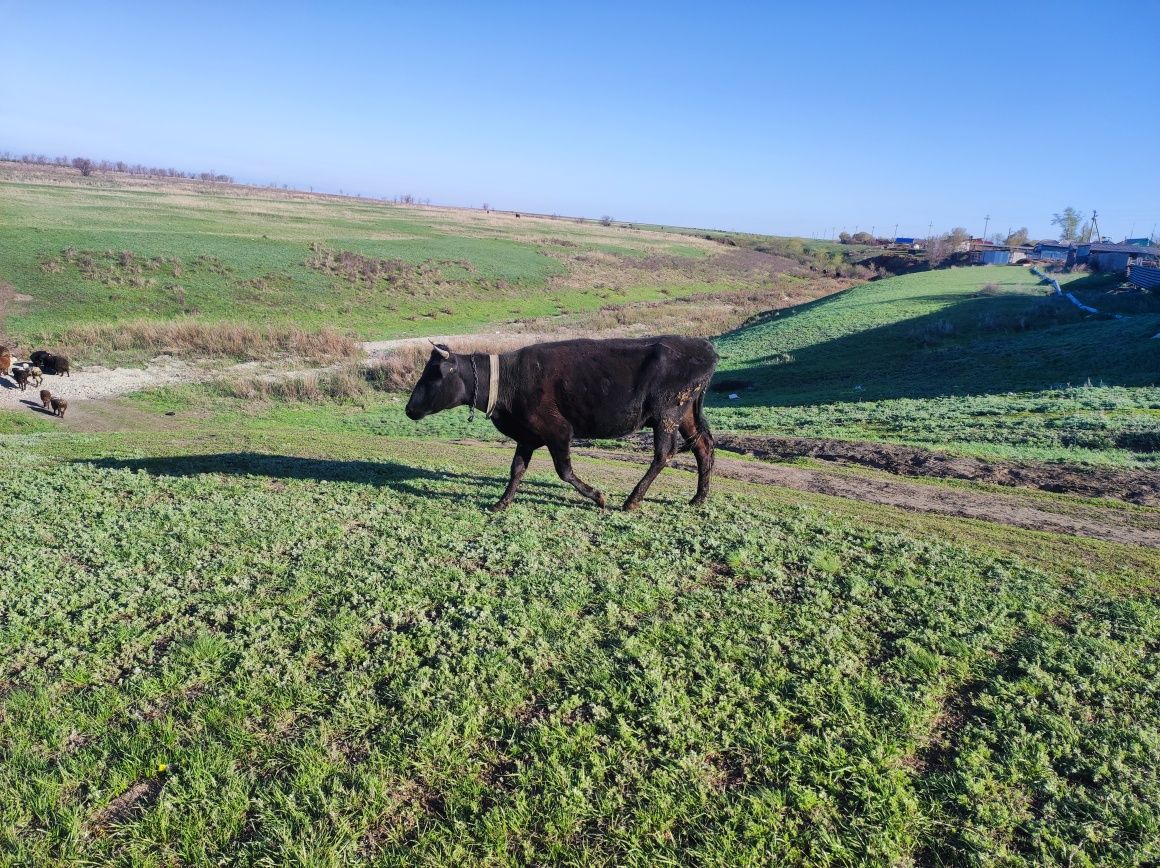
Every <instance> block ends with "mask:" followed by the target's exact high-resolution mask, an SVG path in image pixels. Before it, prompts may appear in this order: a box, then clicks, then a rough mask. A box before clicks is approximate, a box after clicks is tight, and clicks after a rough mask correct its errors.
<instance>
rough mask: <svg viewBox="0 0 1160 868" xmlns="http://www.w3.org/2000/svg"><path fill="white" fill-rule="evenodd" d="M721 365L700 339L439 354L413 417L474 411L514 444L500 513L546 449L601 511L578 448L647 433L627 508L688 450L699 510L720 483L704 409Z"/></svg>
mask: <svg viewBox="0 0 1160 868" xmlns="http://www.w3.org/2000/svg"><path fill="white" fill-rule="evenodd" d="M716 365H717V353H716V351H715V350H714V349H713V346H712V344H710V343H709V342H708V341H705V340H701V339H700V338H685V337H673V336H666V337H658V338H637V339H631V340H630V339H612V340H599V341H597V340H572V341H560V342H557V343H548V344H535V345H533V346H530V347H525V348H524V349H522V350H516V351H515V352H510V353H503V354H502V355H487V354H484V353H471V354H467V355H465V354H462V353H453V352H451V350H450V348H448V347H447V346H445V345H443V344H436V345H435V349H434V350H432V352H431V358H430V359H429V360H428V361H427V366H426V367H425V368H424V369H423V375H422V377H420V379H419V382H418V383H417V384H416V386H415V389H414V391H413V392H412V393H411V398H410V400H409V401H408V402H407V415H408V416H409V417H410V418H412V419H416V420H418V419H422V418H423V417H424V416H427V415H429V414H431V413H438V412H439V411H440V410H447V409H449V408H451V407H460V406H462V405H464V404H468V405H470V406H471V407H472V408H474V409H479V410H485V411H486V412H487V415H488V416H489V417H490V418H491V421H492V423H493V424H494V425H495V427H496V428H498V429H499V430H500V432H501V433H503V434H506V435H507V436H508V437H511V438H512V439H513V440H515V441H516V454H515V458H513V459H512V468H511V478H510V480H509V481H508V485H507V489H506V490H505V491H504V493H503V496H502V497H500V499H499V501H497V502H496V504H495V506H494V508H495V509H503V508H505V507H507V506H508V505H509V504H510V503H511V502H512V498H513V497H514V496H515V492H516V488H517V487H518V486H519V483H520V479H521V478H522V477H523V475H524V471H525V470H527V467H528V462H529V461H530V460H531V458H532V453H534V452H535V451H536V450H537V449H539V448H540V447H541V446H547V447H548V452H550V453H551V455H552V461H553V463H554V464H555V466H556V473H557V474H559V476H560V478H561V479H563V480H564V481H565V482H568V483H571V484H572V485H573V486H574V487H575V488H576V490H577V491H579V492H580V493H581V494H583V495H584V496H585V497H588V498H591V499H592V500H594V501H595V502H596V503H597V504H598V505H600V506H601V507H603V506H604V495H603V494H601V493H600V492H599V491H597V490H596V489H595V488H592V487H591V486H589V485H587V484H585V483H584V482H582V481H581V480H580V479H579V478H578V477H577V476H576V474H575V473H574V472H573V470H572V459H571V456H570V447H571V441H572V438H573V437H600V438H605V437H622V436H624V435H626V434H631V433H633V432H634V431H639V430H640V429H641V428H644V427H651V428H652V429H653V461H652V464H651V465H650V466H649V469H648V472H647V473H645V475H644V478H643V479H641V481H640V482H639V483H638V484H637V486H636V488H634V489H633V491H632V494H630V495H629V496H628V499H627V500H626V501H625V502H624V508H625V509H633V508H635V507H636V506H637V505H639V504H640V501H641V499H642V498H643V497H644V495H645V492H646V491H648V487H649V486H650V485H651V484H652V482H653V480H654V479H655V478H656V476H657V474H658V473H660V472H661V470H663V469H664V468H665V466H666V465H667V464H668V463H669V461H671V460H672V457H673V454H674V453H675V452H676V451H677V449H678V448H679V447H681V446H682V445H684V446H686V447H688V448H691V449H692V450H693V454H694V455H695V456H696V458H697V494H696V496H695V497H694V498H693V499H692V501H691V503H693V504H698V503H702V502H703V501H704V500H705V498H706V497H708V495H709V479H710V477H711V475H712V473H713V435H712V433H710V431H709V425H708V423H707V422H706V421H705V417H704V415H703V413H702V406H703V404H704V401H705V390H706V388H707V387H708V385H709V380H710V378H711V377H712V376H713V369H714V368H715V367H716Z"/></svg>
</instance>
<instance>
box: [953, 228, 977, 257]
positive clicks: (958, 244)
mask: <svg viewBox="0 0 1160 868" xmlns="http://www.w3.org/2000/svg"><path fill="white" fill-rule="evenodd" d="M970 240H971V233H970V232H968V231H967V230H966V229H964V228H963V227H962V226H956V227H955V228H954V229H952V230H951V231H950V232H949V233H948V234H947V242H948V243H949V244H950V246H951V253H957V252H958V251H959V250H960V249H961V248H962V247H963V245H964V244H967V243H968V242H969V241H970Z"/></svg>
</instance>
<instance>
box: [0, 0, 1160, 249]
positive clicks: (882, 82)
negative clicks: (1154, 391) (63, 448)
mask: <svg viewBox="0 0 1160 868" xmlns="http://www.w3.org/2000/svg"><path fill="white" fill-rule="evenodd" d="M0 20H2V21H3V26H2V27H0V51H2V52H3V56H4V63H3V68H2V70H0V150H9V151H12V152H15V153H25V152H34V153H45V154H48V155H50V156H55V155H57V154H67V155H69V156H89V157H92V158H95V159H110V160H125V161H126V162H130V163H137V162H140V163H145V164H148V165H159V166H172V167H174V168H177V169H182V170H192V171H208V170H214V171H216V172H220V173H226V174H230V175H233V176H235V177H236V178H237V179H238V180H239V181H244V182H247V183H256V184H268V183H275V184H278V185H281V184H288V185H290V186H294V187H298V188H302V189H307V188H309V187H313V188H314V189H315V190H325V191H333V192H337V191H339V190H342V191H344V192H346V193H351V194H361V195H365V196H376V197H392V196H396V195H400V194H412V195H414V196H416V197H418V198H421V199H430V200H431V202H432V203H433V204H447V205H466V206H471V207H478V206H479V205H481V204H482V203H484V202H487V203H489V204H490V205H491V206H492V207H495V208H502V209H512V210H525V211H533V212H540V213H558V214H562V215H577V216H587V217H599V216H602V215H606V214H607V215H610V216H613V217H615V218H617V219H623V220H631V221H637V222H658V223H666V224H671V225H681V226H694V227H704V228H719V229H736V230H745V231H754V232H768V233H775V234H792V235H806V236H821V237H828V236H829V235H831V234H832V233H833V232H836V231H842V230H845V231H849V232H853V231H855V230H857V229H861V230H866V231H869V230H870V229H871V228H873V229H874V230H875V231H876V232H877V234H879V235H889V234H892V233H893V232H895V226H897V232H898V233H899V234H901V235H919V236H923V235H926V234H927V232H928V228H929V227H931V226H932V225H933V229H934V231H936V232H938V231H945V230H947V229H950V228H951V227H954V226H964V227H966V228H967V229H968V230H969V231H971V232H972V233H974V234H979V233H981V232H982V231H983V228H984V218H985V216H987V215H990V217H991V220H990V223H989V226H988V232H996V231H997V232H1003V233H1005V232H1006V231H1007V230H1008V229H1009V228H1011V229H1013V228H1018V227H1020V226H1027V227H1028V228H1029V229H1030V231H1031V234H1032V236H1033V237H1052V236H1054V235H1056V234H1057V232H1058V230H1057V229H1056V228H1055V227H1053V226H1051V225H1050V219H1051V215H1052V213H1053V212H1057V211H1060V210H1062V209H1063V208H1064V206H1067V205H1072V206H1075V207H1076V208H1078V209H1080V210H1081V211H1083V212H1084V214H1085V216H1086V215H1087V214H1089V213H1090V211H1091V209H1093V208H1095V209H1097V210H1098V211H1099V214H1100V225H1101V229H1102V230H1103V232H1104V234H1107V235H1110V236H1112V237H1114V238H1116V240H1119V238H1121V237H1123V236H1126V235H1129V234H1132V235H1135V236H1145V235H1149V234H1151V233H1152V232H1154V231H1156V229H1155V227H1156V226H1157V224H1158V223H1160V180H1158V179H1160V172H1157V170H1156V163H1157V153H1158V152H1160V148H1158V146H1157V142H1160V111H1158V110H1157V109H1158V108H1160V98H1158V94H1160V61H1158V60H1157V52H1155V51H1151V50H1148V49H1149V46H1148V44H1147V43H1148V42H1149V41H1150V36H1149V34H1154V33H1155V32H1157V26H1158V25H1160V4H1136V5H1129V4H1118V3H1110V4H1102V5H1101V6H1098V7H1096V6H1092V5H1091V4H1067V3H1062V4H1061V3H1055V4H1050V5H1047V4H1044V5H1037V4H1036V5H1031V6H1028V7H1026V8H1024V7H1012V6H1010V5H998V4H994V5H982V6H978V5H977V6H973V7H969V8H968V7H961V8H953V9H952V8H949V7H948V8H945V9H944V8H941V7H939V8H935V4H931V5H928V4H917V3H916V4H897V5H891V6H886V5H879V6H877V7H875V8H873V10H868V9H866V8H865V7H864V6H862V5H860V4H859V5H855V4H850V5H843V4H830V5H826V6H823V5H821V4H811V5H808V6H802V7H797V8H793V9H788V8H786V9H772V8H768V7H765V6H758V5H746V4H731V5H722V6H713V5H710V4H696V5H693V4H689V5H674V4H664V5H653V6H643V5H642V6H630V5H627V4H626V5H624V6H614V5H605V4H597V5H590V6H584V7H579V6H577V7H551V8H549V7H544V6H540V5H526V6H524V5H517V4H497V5H493V6H488V7H484V6H482V5H481V6H469V5H466V4H462V5H461V4H445V3H437V4H424V5H423V6H422V8H421V9H420V8H417V7H413V6H407V7H402V6H400V7H397V8H395V7H392V6H389V5H386V4H362V3H349V4H338V5H333V6H327V7H324V6H321V5H318V6H310V5H278V6H273V5H269V6H266V5H262V4H254V5H243V4H235V5H216V4H213V3H209V4H200V5H198V6H197V7H190V8H188V9H183V10H179V9H175V8H157V7H151V6H148V5H144V4H110V5H106V6H97V5H94V4H83V5H82V4H71V3H63V4H62V3H57V4H52V5H51V6H46V5H43V4H36V5H33V4H29V3H11V2H9V3H0ZM1112 23H1114V24H1115V25H1116V26H1109V25H1111V24H1112Z"/></svg>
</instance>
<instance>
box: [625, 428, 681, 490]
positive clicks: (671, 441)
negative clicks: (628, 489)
mask: <svg viewBox="0 0 1160 868" xmlns="http://www.w3.org/2000/svg"><path fill="white" fill-rule="evenodd" d="M678 427H679V426H678V423H677V420H676V419H669V418H666V419H661V420H660V421H659V422H657V424H656V425H654V426H653V460H652V464H650V465H649V468H648V470H646V471H645V474H644V476H643V477H642V478H641V480H640V482H638V483H637V484H636V488H634V489H633V490H632V494H630V495H629V496H628V500H626V501H625V502H624V508H625V509H626V510H633V509H636V508H637V507H638V506H640V502H641V501H642V500H643V499H644V495H645V492H647V491H648V488H649V486H650V485H652V484H653V480H654V479H656V478H657V474H659V473H660V472H661V471H662V470H664V469H665V468H666V467H668V465H669V462H670V461H672V460H673V454H674V453H675V452H676V451H677V443H678V441H677V430H678Z"/></svg>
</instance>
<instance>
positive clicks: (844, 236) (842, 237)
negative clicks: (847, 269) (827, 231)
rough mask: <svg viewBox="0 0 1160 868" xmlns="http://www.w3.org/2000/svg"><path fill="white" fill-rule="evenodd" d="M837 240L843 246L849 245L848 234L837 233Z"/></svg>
mask: <svg viewBox="0 0 1160 868" xmlns="http://www.w3.org/2000/svg"><path fill="white" fill-rule="evenodd" d="M838 240H839V241H840V242H842V243H843V244H849V243H850V233H849V232H839V233H838Z"/></svg>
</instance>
